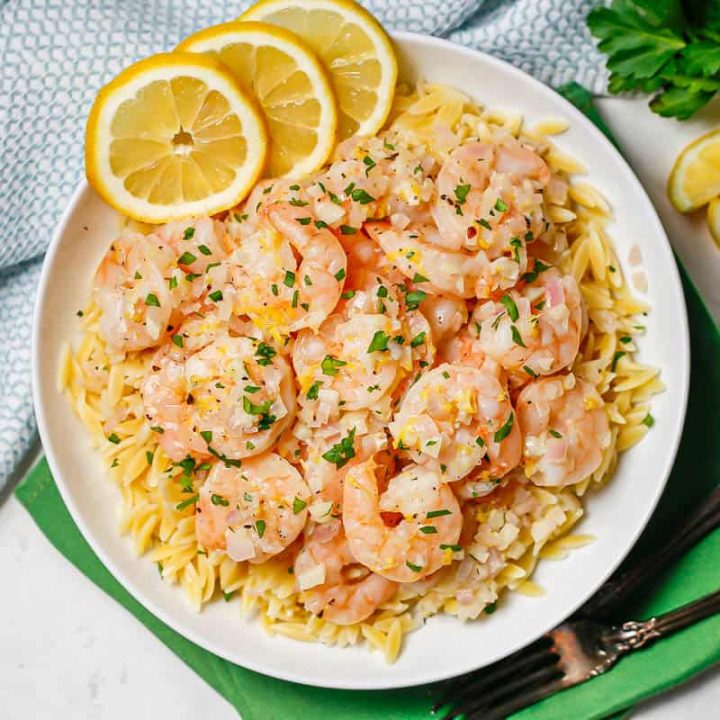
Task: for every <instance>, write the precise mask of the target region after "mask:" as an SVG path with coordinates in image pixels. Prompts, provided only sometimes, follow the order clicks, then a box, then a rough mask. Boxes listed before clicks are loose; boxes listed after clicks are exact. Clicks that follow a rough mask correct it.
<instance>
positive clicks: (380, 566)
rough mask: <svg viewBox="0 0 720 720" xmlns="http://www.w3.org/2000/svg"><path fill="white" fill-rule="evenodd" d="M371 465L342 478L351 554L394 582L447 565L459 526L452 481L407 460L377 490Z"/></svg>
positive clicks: (424, 574) (361, 466) (367, 463)
mask: <svg viewBox="0 0 720 720" xmlns="http://www.w3.org/2000/svg"><path fill="white" fill-rule="evenodd" d="M375 469H376V463H375V461H374V460H372V459H371V460H367V461H365V462H364V463H361V464H360V465H356V466H354V467H352V468H351V469H350V470H349V471H348V473H347V475H346V477H345V489H344V502H343V526H344V528H345V534H346V536H347V539H348V544H349V546H350V552H351V553H352V554H353V556H354V557H355V558H356V559H357V560H358V561H359V562H361V563H362V564H363V565H365V566H366V567H368V568H370V570H372V571H373V572H375V573H377V574H378V575H382V576H383V577H385V578H388V579H389V580H394V581H395V582H414V581H415V580H419V579H420V578H422V577H425V576H426V575H430V574H431V573H434V572H435V571H436V570H438V569H439V568H441V567H442V566H443V565H449V564H450V562H452V547H453V546H454V545H455V544H456V543H457V541H458V538H459V537H460V532H461V531H462V513H461V511H460V506H459V504H458V501H457V499H456V498H455V494H454V493H453V491H452V490H451V489H450V486H449V485H446V484H445V483H444V482H443V481H442V478H441V477H440V475H439V474H438V473H436V472H434V471H433V470H430V469H428V468H425V467H421V466H419V465H408V466H407V467H405V468H404V469H403V470H402V471H401V472H400V473H399V474H398V475H395V476H394V477H393V478H391V479H390V482H389V483H388V486H387V490H386V491H385V492H384V493H382V495H380V492H379V489H378V481H377V478H376V476H375Z"/></svg>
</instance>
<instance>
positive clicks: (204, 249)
mask: <svg viewBox="0 0 720 720" xmlns="http://www.w3.org/2000/svg"><path fill="white" fill-rule="evenodd" d="M198 250H199V251H200V252H201V253H202V254H203V255H205V256H207V255H212V250H211V249H210V248H209V247H208V246H207V245H198Z"/></svg>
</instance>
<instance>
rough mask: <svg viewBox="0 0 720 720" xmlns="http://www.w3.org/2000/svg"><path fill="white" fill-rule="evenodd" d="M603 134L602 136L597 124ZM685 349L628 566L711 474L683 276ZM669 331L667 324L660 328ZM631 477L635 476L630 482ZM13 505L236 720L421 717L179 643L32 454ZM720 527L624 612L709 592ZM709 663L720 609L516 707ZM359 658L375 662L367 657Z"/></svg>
mask: <svg viewBox="0 0 720 720" xmlns="http://www.w3.org/2000/svg"><path fill="white" fill-rule="evenodd" d="M564 94H565V95H566V96H567V97H569V99H570V100H571V101H572V102H574V103H575V104H576V105H577V106H578V107H580V109H581V110H583V111H584V112H586V113H587V114H588V115H589V116H590V117H591V118H592V119H593V120H594V121H595V122H596V123H598V124H599V125H602V121H601V120H600V118H599V116H597V115H596V114H594V109H593V108H592V101H591V96H590V95H589V93H587V92H586V91H585V90H583V89H582V88H580V87H579V86H577V85H572V86H568V87H566V88H564ZM603 131H604V132H606V133H607V132H608V131H607V128H604V127H603ZM683 284H684V288H685V297H686V301H687V306H688V315H689V321H690V335H691V344H692V375H691V383H690V402H689V406H688V415H687V422H686V424H685V431H684V434H683V440H682V444H681V446H680V451H679V453H678V457H677V461H676V462H675V467H674V469H673V472H672V476H671V478H670V481H669V483H668V487H667V489H666V491H665V494H664V495H663V498H662V500H661V502H660V505H659V507H658V509H657V511H656V513H655V515H654V516H653V519H652V521H651V523H650V525H649V527H648V528H647V530H646V532H645V533H644V534H643V537H642V538H641V540H640V542H639V543H638V545H637V546H636V548H635V549H634V550H633V553H632V554H631V557H630V558H629V560H628V562H632V561H633V560H634V559H637V558H638V557H640V556H641V555H642V554H643V553H645V552H647V551H648V550H649V549H651V548H652V547H653V544H654V543H655V542H656V541H657V540H658V539H661V538H663V537H666V536H667V535H669V534H672V532H673V529H674V527H675V526H676V525H677V523H678V522H679V520H680V519H681V518H683V517H684V516H685V514H686V513H687V512H688V511H689V510H690V509H691V508H693V507H695V506H696V505H697V504H698V503H699V502H700V501H701V500H702V498H703V497H704V496H706V495H707V494H708V493H709V492H710V490H711V489H712V488H714V487H715V486H716V485H717V479H718V477H720V447H718V444H717V439H718V437H720V414H719V413H718V412H717V411H718V408H720V372H718V368H720V333H718V329H717V328H716V326H715V324H714V322H713V320H712V318H711V317H710V314H709V313H708V311H707V309H706V307H705V306H704V305H703V302H702V300H701V299H700V297H699V295H698V292H697V290H696V289H695V288H694V287H693V285H692V283H691V282H690V281H689V280H688V279H687V277H686V276H685V274H684V273H683ZM669 331H672V329H669ZM638 481H640V478H638ZM16 495H17V497H18V499H19V500H20V502H22V503H23V504H24V505H25V507H26V508H27V510H28V512H30V514H31V515H32V516H33V518H34V520H35V522H36V523H37V525H38V527H39V528H40V530H42V532H43V533H44V534H45V535H46V536H47V538H48V540H50V542H51V543H52V544H53V545H54V546H55V547H56V548H57V549H58V550H59V551H60V552H61V553H62V554H63V555H64V556H65V557H66V558H67V559H68V560H70V562H71V563H73V565H75V566H76V567H77V568H78V569H79V570H80V571H81V572H82V573H84V574H85V575H86V576H87V577H88V578H90V579H91V580H92V581H93V582H94V583H95V584H96V585H98V587H100V588H102V589H103V590H104V591H105V592H106V593H108V595H110V596H112V597H113V598H115V600H117V601H118V602H119V603H120V604H122V605H123V607H125V608H126V609H127V610H128V611H129V612H131V613H132V614H133V615H134V616H135V617H136V618H137V619H138V620H139V621H140V622H141V623H143V624H144V625H145V626H146V627H147V628H148V629H149V630H150V631H151V632H153V633H154V634H155V635H156V636H157V637H158V638H159V639H160V640H161V641H162V642H164V643H165V644H166V645H167V646H168V647H169V648H170V649H171V650H172V651H173V652H174V653H175V654H176V655H178V657H179V658H180V659H181V660H183V661H184V662H185V663H186V664H187V665H189V666H190V667H191V668H192V669H193V670H195V672H197V673H198V675H200V676H201V677H202V678H204V679H205V681H206V682H207V683H208V684H209V685H211V686H212V687H213V688H215V689H216V690H217V691H218V692H219V693H220V694H222V695H223V697H225V698H226V699H227V700H228V702H230V703H231V704H232V705H233V706H234V707H235V708H236V709H237V710H238V712H239V713H240V714H241V715H242V717H243V719H244V720H316V719H318V720H319V719H320V718H323V719H325V718H333V720H334V719H336V718H337V719H338V720H342V719H344V718H347V719H348V720H371V719H372V720H378V719H380V718H382V719H384V720H414V719H416V718H426V719H427V718H429V709H430V706H431V705H432V697H433V694H434V692H435V689H436V688H435V687H434V686H425V687H417V688H409V689H404V690H394V691H381V692H372V691H357V692H353V691H344V690H326V689H322V688H313V687H307V686H303V685H296V684H294V683H288V682H283V681H280V680H275V679H273V678H269V677H265V676H264V675H259V674H257V673H254V672H251V671H249V670H245V669H243V668H241V667H238V666H236V665H233V664H232V663H230V662H227V661H226V660H222V659H221V658H219V657H217V656H215V655H213V654H212V653H209V652H207V651H206V650H203V649H202V648H200V647H198V646H197V645H195V644H194V643H192V642H190V641H189V640H186V639H185V638H183V637H182V636H180V635H178V634H177V633H176V632H174V631H173V630H171V629H170V628H169V627H167V625H165V624H164V623H162V622H161V621H160V620H158V619H157V618H156V617H155V616H154V615H152V614H151V613H149V612H148V611H147V610H146V609H145V608H144V607H143V606H142V605H141V604H140V603H139V602H137V601H136V600H135V599H134V598H133V597H132V596H131V595H130V594H129V593H128V592H127V591H126V590H124V589H123V587H122V586H121V585H120V583H118V582H117V581H116V580H115V579H114V578H113V576H112V575H111V574H110V572H109V571H108V570H107V569H106V568H105V566H104V565H103V564H102V563H101V562H100V560H99V559H98V558H97V556H96V555H95V554H94V553H93V551H92V550H91V549H90V546H89V545H88V544H87V543H86V542H85V540H84V538H83V537H82V535H81V534H80V532H79V531H78V529H77V527H76V526H75V524H74V522H73V520H72V518H71V517H70V515H69V513H68V511H67V509H66V507H65V505H64V504H63V501H62V499H61V497H60V495H59V493H58V490H57V487H56V485H55V483H54V481H53V479H52V476H51V475H50V471H49V469H48V466H47V463H46V462H45V460H42V461H41V462H40V463H39V464H38V465H37V466H36V467H35V468H34V469H33V470H32V471H31V472H30V474H29V475H28V477H27V478H26V479H25V481H24V482H23V483H22V484H21V485H20V486H19V487H18V488H17V490H16ZM719 565H720V531H718V532H715V533H714V534H713V535H711V536H709V537H707V538H706V539H705V540H704V541H703V542H701V543H700V544H699V545H698V546H696V547H695V548H694V549H693V550H692V551H691V552H690V553H688V555H687V556H685V557H684V558H683V559H682V560H681V561H679V562H678V563H676V564H675V565H674V566H673V567H672V568H671V569H670V570H669V571H668V573H667V576H666V577H665V578H664V581H663V582H662V584H661V586H660V588H659V589H657V588H652V589H651V588H649V589H648V594H647V597H645V598H643V599H642V600H641V601H640V603H639V604H636V605H635V606H634V607H629V608H628V609H627V618H628V619H630V618H643V617H646V616H649V615H651V614H654V613H658V612H664V611H667V610H670V609H672V608H674V607H676V606H678V605H680V604H682V603H685V602H688V601H690V600H693V599H695V598H696V597H699V596H700V595H703V594H705V593H708V592H710V591H712V590H716V589H718V585H719V584H720V582H719V580H718V572H717V567H718V566H719ZM718 660H720V616H716V617H713V618H709V619H707V620H705V621H703V622H702V623H699V624H698V625H696V626H694V627H691V628H688V629H686V630H684V631H682V632H679V633H677V634H676V635H674V636H673V637H671V638H668V639H666V640H663V641H661V642H658V643H657V644H655V645H654V646H652V647H651V648H649V649H648V650H644V651H641V652H639V653H637V654H635V655H633V656H630V657H628V658H627V659H625V660H623V661H622V662H621V663H620V664H619V665H618V666H617V667H616V668H615V669H614V670H612V671H611V672H610V673H608V674H607V675H604V676H601V677H599V678H596V679H594V680H592V681H591V682H588V683H585V684H584V685H581V686H579V687H577V688H573V689H572V690H568V691H566V692H563V693H560V694H559V695H556V696H554V697H552V698H548V699H547V700H545V701H543V702H541V703H538V704H537V705H535V706H533V707H531V708H528V709H526V710H524V711H522V712H521V713H519V714H517V715H516V716H515V717H516V718H528V719H530V718H531V719H532V720H557V719H558V718H573V720H591V719H595V718H604V717H607V716H609V715H613V714H615V713H618V712H620V711H622V710H625V709H627V708H629V707H631V706H632V705H634V704H636V703H637V702H639V701H641V700H643V699H645V698H648V697H650V696H652V695H655V694H657V693H659V692H662V691H663V690H666V689H667V688H669V687H672V686H673V685H677V684H678V683H681V682H683V681H684V680H686V679H688V678H689V677H690V676H692V675H694V674H695V673H697V672H699V671H701V670H703V669H704V668H707V667H708V666H709V665H711V664H712V663H714V662H716V661H718ZM368 662H377V660H376V659H369V660H368Z"/></svg>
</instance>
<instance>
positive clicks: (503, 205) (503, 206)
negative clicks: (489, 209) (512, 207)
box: [495, 198, 508, 212]
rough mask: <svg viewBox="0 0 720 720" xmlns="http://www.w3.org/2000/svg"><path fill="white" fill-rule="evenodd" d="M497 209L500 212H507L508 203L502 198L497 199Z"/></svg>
mask: <svg viewBox="0 0 720 720" xmlns="http://www.w3.org/2000/svg"><path fill="white" fill-rule="evenodd" d="M495 209H496V210H497V211H498V212H506V211H507V209H508V206H507V203H506V202H505V201H504V200H503V199H502V198H498V199H497V200H496V201H495Z"/></svg>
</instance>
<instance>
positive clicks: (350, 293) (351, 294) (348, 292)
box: [340, 290, 355, 300]
mask: <svg viewBox="0 0 720 720" xmlns="http://www.w3.org/2000/svg"><path fill="white" fill-rule="evenodd" d="M340 297H341V298H342V299H343V300H350V299H352V298H354V297H355V291H354V290H346V291H345V292H344V293H341V295H340Z"/></svg>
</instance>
